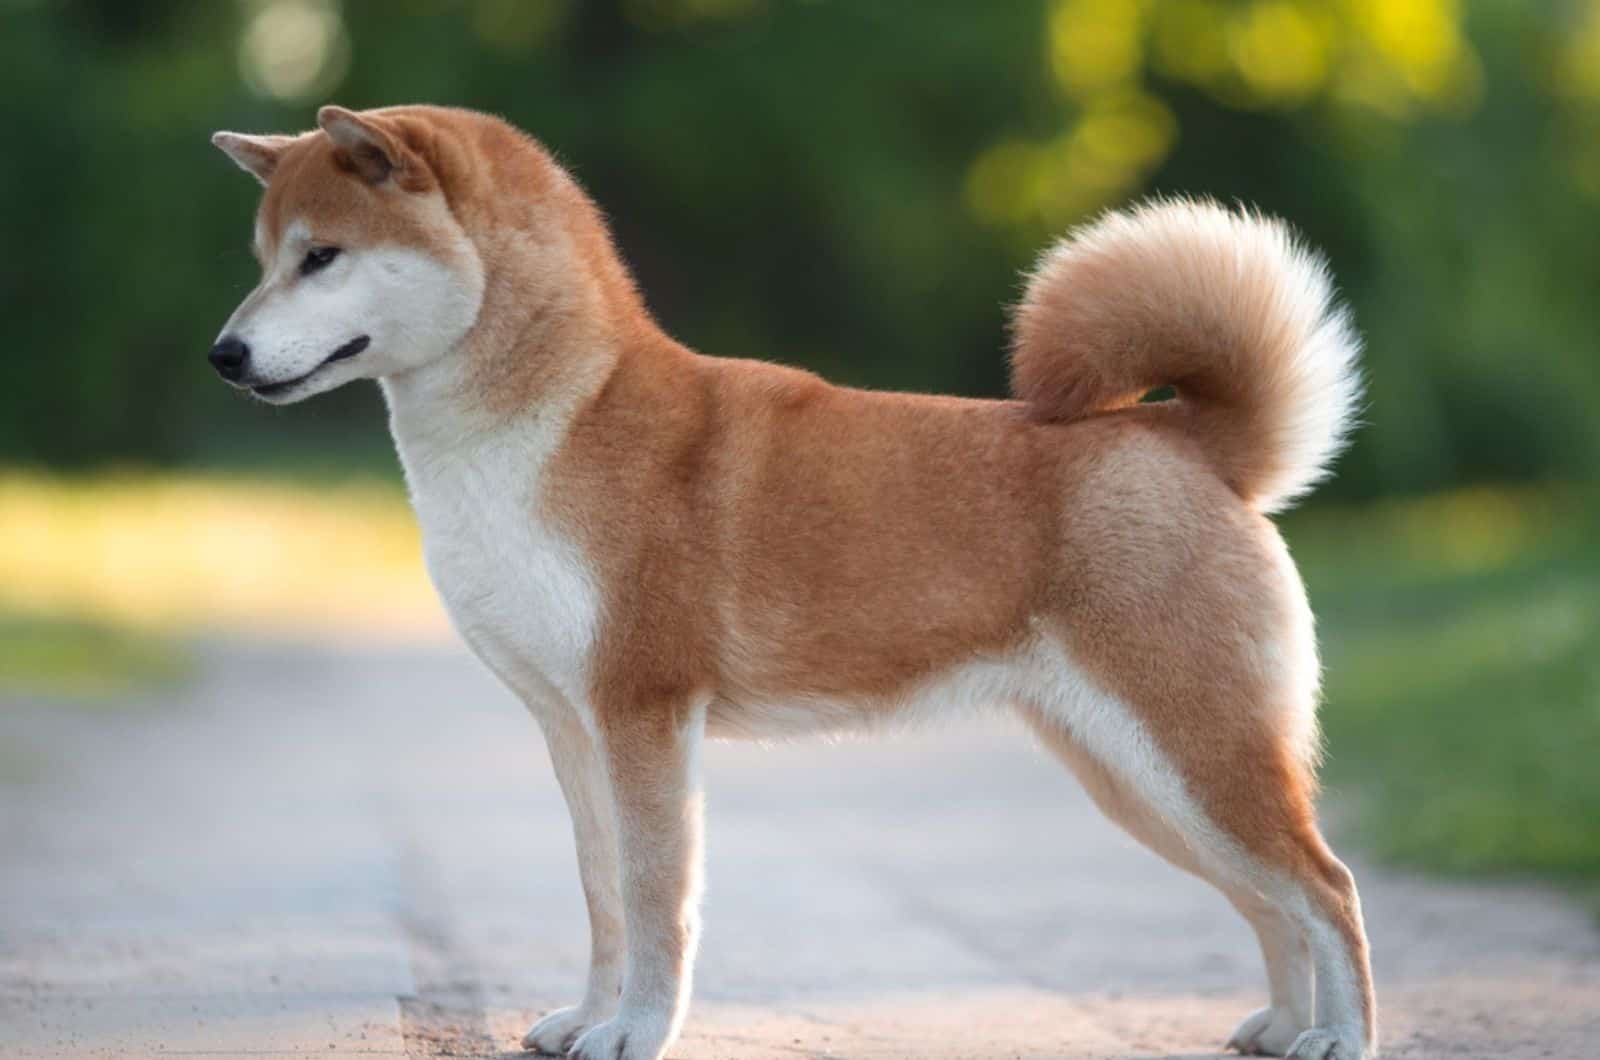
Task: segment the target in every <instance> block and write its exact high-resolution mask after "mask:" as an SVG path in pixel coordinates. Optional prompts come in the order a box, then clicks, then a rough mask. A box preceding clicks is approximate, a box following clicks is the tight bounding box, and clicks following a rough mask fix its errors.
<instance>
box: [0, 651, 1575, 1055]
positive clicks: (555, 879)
mask: <svg viewBox="0 0 1600 1060" xmlns="http://www.w3.org/2000/svg"><path fill="white" fill-rule="evenodd" d="M205 658H206V660H207V665H206V667H205V670H204V672H203V673H202V675H201V676H200V678H199V680H198V681H197V682H196V683H195V684H194V685H193V686H192V687H190V688H188V689H186V690H184V691H183V692H181V693H179V694H177V695H175V696H169V697H168V699H169V701H168V702H165V703H162V704H160V705H158V706H157V707H155V708H153V709H144V710H128V711H121V712H113V713H85V712H76V711H62V710H59V709H56V710H51V709H46V708H42V707H40V706H38V705H29V704H23V703H9V704H0V747H5V748H7V749H9V751H10V753H11V754H12V755H14V756H21V757H23V758H24V760H25V761H27V762H28V763H30V764H31V765H32V767H33V771H34V773H35V774H36V775H35V777H34V779H33V780H31V781H30V782H29V783H27V784H26V785H24V786H21V787H17V786H12V787H9V788H0V1055H6V1056H29V1057H31V1056H46V1055H49V1056H55V1055H70V1056H150V1055H156V1054H160V1055H168V1056H276V1055H290V1054H308V1055H309V1054H316V1055H319V1056H326V1055H381V1056H478V1055H485V1056H495V1055H499V1054H502V1053H504V1054H506V1055H517V1054H515V1053H514V1049H515V1045H516V1042H517V1040H518V1038H519V1037H520V1035H521V1033H522V1031H523V1030H524V1029H525V1028H526V1027H527V1025H528V1024H529V1023H530V1021H531V1020H532V1019H533V1017H535V1016H536V1015H537V1014H539V1013H540V1012H541V1011H543V1010H545V1009H548V1008H550V1007H553V1006H555V1005H558V1004H563V1003H566V1002H568V1001H571V1000H573V999H575V996H576V990H577V988H578V984H579V982H580V980H581V977H582V968H583V961H584V944H585V938H586V934H585V929H584V925H583V919H582V916H583V914H582V905H581V898H580V894H579V891H578V885H577V876H576V870H575V867H574V861H573V855H572V852H571V848H570V842H569V839H568V834H569V833H568V828H567V824H566V820H565V814H564V810H563V808H562V805H561V800H560V796H559V793H558V792H557V790H556V786H555V783H554V780H553V779H552V776H551V772H550V767H549V765H548V763H547V761H546V759H545V758H544V752H543V748H542V747H541V745H540V743H539V740H538V735H537V732H536V730H535V727H534V726H533V724H532V723H531V721H529V719H528V718H527V717H526V715H525V714H523V713H522V712H521V709H520V707H518V706H517V705H516V704H515V703H514V702H512V701H511V699H510V698H509V697H508V696H507V695H506V694H505V693H503V692H501V691H500V690H499V689H498V688H496V687H495V686H494V685H493V684H492V683H491V682H490V681H489V679H488V678H486V677H485V676H484V675H483V674H482V673H481V672H480V671H479V670H478V669H477V667H476V666H475V665H474V664H473V663H472V662H471V661H470V660H468V659H466V658H465V657H464V656H462V655H460V654H458V653H454V652H450V651H447V650H444V649H425V650H416V651H406V650H400V649H395V648H389V649H381V650H380V649H373V648H364V649H362V648H353V647H352V648H338V649H334V648H324V649H318V650H312V649H306V648H298V649H292V648H278V649H260V648H257V649H249V650H246V649H242V648H238V647H232V648H223V647H217V648H213V649H210V650H208V652H207V654H206V656H205ZM707 770H708V791H709V803H710V823H709V835H710V877H709V879H710V884H709V893H708V902H707V910H706V923H707V929H706V935H705V942H704V946H703V949H702V956H701V962H700V975H699V989H698V998H697V1002H696V1005H695V1008H694V1010H693V1011H692V1012H691V1014H690V1018H689V1024H688V1028H687V1030H686V1032H685V1035H684V1037H683V1039H682V1041H681V1042H680V1044H679V1045H678V1046H677V1048H676V1049H675V1051H674V1054H673V1055H674V1056H676V1057H679V1058H682V1060H701V1058H710V1057H747V1058H753V1060H767V1058H773V1060H777V1058H785V1060H788V1058H793V1057H865V1058H888V1057H919V1058H938V1060H955V1058H958V1057H962V1058H982V1060H990V1058H993V1060H1001V1058H1013V1057H1061V1058H1072V1060H1079V1058H1088V1057H1194V1056H1210V1055H1214V1053H1215V1050H1216V1049H1217V1048H1218V1047H1219V1043H1220V1042H1222V1041H1223V1039H1224V1038H1225V1037H1226V1036H1227V1034H1228V1033H1229V1031H1231V1030H1232V1029H1233V1026H1234V1023H1235V1022H1236V1021H1237V1020H1238V1019H1239V1018H1240V1017H1242V1016H1243V1015H1244V1014H1245V1013H1246V1012H1247V1011H1248V1010H1250V1009H1252V1008H1254V1007H1255V1006H1257V1005H1259V1004H1261V1003H1262V997H1263V986H1262V983H1261V978H1260V972H1259V969H1258V966H1257V958H1256V955H1255V953H1254V948H1253V944H1252V942H1251V940H1250V938H1249V937H1248V935H1247V932H1246V930H1245V928H1244V927H1243V925H1242V924H1241V923H1240V922H1239V921H1238V920H1237V919H1236V917H1235V916H1234V915H1233V914H1232V912H1231V911H1230V910H1229V909H1228V908H1227V907H1226V906H1225V905H1224V904H1223V903H1222V901H1221V900H1220V899H1219V898H1217V897H1215V896H1214V895H1212V894H1211V893H1210V892H1209V891H1208V890H1207V889H1206V888H1205V887H1204V886H1203V885H1201V884H1199V883H1197V882H1195V881H1192V880H1190V879H1189V878H1187V877H1185V876H1182V875H1181V874H1179V873H1177V872H1176V871H1175V870H1172V869H1170V868H1168V867H1167V866H1165V865H1164V864H1162V863H1161V862H1159V861H1157V860H1156V859H1155V858H1154V857H1153V856H1151V855H1149V854H1147V853H1145V852H1144V851H1143V850H1142V849H1141V848H1139V847H1137V846H1136V845H1135V844H1133V843H1132V842H1131V841H1130V840H1127V839H1125V838H1123V837H1122V836H1121V834H1120V833H1118V832H1117V831H1115V830H1114V829H1112V828H1111V827H1110V826H1109V825H1107V824H1105V823H1104V822H1103V821H1101V820H1100V819H1099V818H1098V816H1097V815H1096V813H1095V811H1094V810H1093V809H1092V808H1091V807H1090V806H1089V804H1088V802H1087V800H1086V799H1085V798H1084V796H1083V795H1082V794H1081V792H1079V791H1078V789H1077V788H1076V786H1075V785H1074V783H1073V782H1072V781H1071V779H1070V778H1069V777H1068V776H1067V775H1066V774H1065V773H1063V772H1062V771H1061V770H1060V769H1059V768H1058V767H1057V766H1056V765H1055V764H1054V763H1053V762H1051V761H1050V760H1048V759H1047V758H1046V757H1045V756H1043V755H1042V754H1040V753H1038V752H1037V751H1035V750H1034V749H1033V748H1032V747H1031V746H1030V745H1029V743H1028V741H1027V740H1026V739H1025V738H1024V737H1023V736H1022V734H1021V733H1020V732H1019V731H1017V730H1016V729H1014V728H1013V727H1012V726H1010V725H1009V724H1004V723H1000V722H995V723H991V724H985V725H982V726H979V725H962V726H959V727H953V728H949V729H945V730H942V731H938V732H933V733H925V734H921V735H911V736H907V737H901V738H898V739H896V740H893V741H890V742H881V741H879V742H847V743H842V744H834V745H827V744H822V743H815V742H814V743H804V744H795V745H790V746H784V747H778V748H773V749H762V748H757V747H751V746H746V745H717V746H715V747H714V748H713V750H712V752H711V753H710V755H709V756H708V763H707ZM1352 861H1353V862H1354V863H1355V867H1356V869H1357V871H1358V875H1359V876H1360V878H1361V880H1362V884H1363V893H1364V895H1365V898H1366V904H1367V909H1368V917H1369V925H1370V927H1371V930H1372V934H1373V942H1374V947H1375V951H1376V962H1377V968H1378V977H1379V990H1380V994H1379V996H1380V1001H1381V1003H1382V1005H1383V1017H1384V1032H1385V1036H1386V1039H1387V1042H1388V1050H1387V1053H1388V1055H1389V1056H1393V1057H1430V1058H1431V1057H1495V1058H1512V1060H1517V1058H1532V1057H1571V1058H1579V1057H1595V1056H1600V931H1597V930H1596V925H1595V923H1594V921H1593V920H1592V919H1591V918H1590V917H1588V916H1587V915H1586V914H1585V913H1584V912H1583V911H1582V910H1579V909H1577V908H1574V907H1572V906H1570V905H1567V904H1565V903H1563V902H1562V901H1561V900H1559V899H1558V898H1557V897H1555V896H1553V895H1552V894H1550V893H1549V892H1547V891H1543V890H1540V889H1537V888H1531V887H1512V886H1481V887H1480V886H1461V885H1442V884H1435V883H1424V882H1420V881H1417V880H1414V879H1407V878H1403V877H1399V876H1395V875H1393V874H1388V873H1380V872H1378V871H1376V870H1375V869H1373V868H1372V867H1370V866H1366V865H1363V864H1361V862H1360V859H1359V858H1353V859H1352Z"/></svg>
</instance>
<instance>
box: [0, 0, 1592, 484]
mask: <svg viewBox="0 0 1600 1060" xmlns="http://www.w3.org/2000/svg"><path fill="white" fill-rule="evenodd" d="M1597 57H1600V2H1595V0H1585V2H1573V3H1552V4H1544V5H1527V6H1523V5H1515V4H1506V3H1498V2H1495V0H1480V2H1478V3H1473V4H1468V5H1467V6H1466V7H1462V6H1461V5H1459V4H1457V3H1454V2H1452V0H1337V2H1313V0H1027V2H1022V0H1019V2H1015V3H1005V4H988V5H974V4H971V3H966V2H962V0H915V2H913V0H898V2H887V0H886V2H879V3H872V4H852V3H842V2H824V0H813V2H802V0H790V2H782V0H583V2H578V0H526V2H524V0H396V2H385V3H378V2H376V0H366V2H349V3H345V4H340V3H337V2H336V0H243V2H233V3H226V4H204V5H201V4H190V3H182V2H178V0H162V2H149V0H146V2H141V3H138V4H130V3H125V2H121V0H95V2H88V0H77V2H68V0H54V2H52V0H6V2H4V3H0V67H3V69H4V70H5V71H6V75H5V76H6V83H7V86H8V88H9V89H10V90H9V91H7V92H5V93H3V94H0V122H3V123H4V124H3V127H4V129H5V131H6V133H7V137H6V139H7V143H8V150H7V151H6V152H5V155H4V158H3V159H0V232H3V237H0V238H3V239H4V249H5V251H6V252H5V253H4V254H0V305H3V307H4V310H3V311H4V319H5V320H6V322H7V334H6V338H7V340H8V342H7V348H8V349H7V356H6V357H4V358H0V459H10V460H20V461H29V462H45V463H53V464H67V465H85V464H94V463H103V462H107V461H122V460H155V461H168V462H170V461H185V462H196V461H200V462H213V463H214V462H222V463H238V462H253V461H269V460H293V461H295V462H296V463H302V462H304V461H306V460H308V459H315V460H319V461H327V460H381V459H386V458H383V457H380V456H378V455H377V454H381V453H382V452H383V451H384V439H383V437H382V432H381V429H380V428H379V427H378V425H377V420H378V417H379V408H378V403H377V401H376V400H375V398H374V396H373V394H372V393H371V391H370V388H364V389H359V390H357V389H352V390H351V392H349V393H343V392H341V393H339V394H336V395H332V396H330V397H328V398H324V399H321V400H319V401H318V402H315V403H311V404H310V405H308V406H305V407H297V408H295V409H293V410H290V411H288V412H273V411H269V410H266V409H264V408H258V407H256V406H252V405H249V404H247V403H245V402H243V401H241V400H239V399H238V398H237V397H236V396H234V395H232V394H230V393H228V392H227V391H225V390H224V389H223V388H221V387H220V386H218V385H217V384H216V383H215V381H214V380H213V379H212V378H210V374H209V372H208V370H207V369H206V367H205V363H204V360H203V357H202V352H203V350H204V347H205V346H206V344H207V342H208V340H209V339H210V338H211V336H212V335H213V334H214V331H215V329H216V327H217V326H218V325H219V324H220V322H221V320H222V319H223V317H224V316H225V314H226V313H227V312H228V310H229V309H230V308H231V307H232V305H233V304H234V303H235V302H236V300H237V298H238V297H239V295H240V294H241V293H242V292H243V291H244V290H247V289H248V287H249V286H250V285H251V284H252V283H253V282H254V275H253V274H254V265H253V263H252V262H251V260H250V258H249V255H248V254H247V253H246V251H245V246H246V244H247V241H248V238H249V223H248V216H249V211H250V209H251V208H252V204H253V202H254V199H255V196H256V191H255V189H254V187H253V185H252V184H251V183H250V182H249V181H248V180H247V179H245V178H243V177H241V176H240V175H239V174H237V173H236V172H235V171H234V170H233V169H232V167H231V166H229V165H228V164H227V163H226V161H225V160H223V159H221V158H220V157H219V156H216V155H215V153H214V152H213V151H212V149H211V148H210V147H209V145H208V144H207V143H206V137H207V135H208V134H209V133H210V131H211V130H213V129H215V128H223V127H231V128H241V129H248V130H279V129H297V128H305V127H307V126H308V125H309V124H310V123H311V120H312V115H313V113H314V108H315V105H316V104H318V103H321V102H325V101H327V100H329V99H337V100H338V101H339V102H341V103H343V104H345V105H349V106H373V105H380V104H385V103H395V102H405V101H417V100H429V101H434V102H441V103H454V104H460V105H466V106H473V107H478V108H481V109H485V110H490V111H494V112H497V113H500V114H503V115H504V116H506V117H508V118H510V119H511V120H513V121H515V122H517V123H518V124H520V125H522V126H524V127H525V128H527V129H528V130H529V131H531V132H533V133H534V134H535V135H537V136H539V137H540V138H541V139H543V140H544V141H545V142H546V143H548V144H549V145H550V146H551V147H552V148H553V149H554V150H555V151H556V152H557V154H558V155H559V156H560V157H561V158H562V159H563V160H564V161H565V162H566V163H567V164H568V165H569V166H570V167H571V168H572V169H573V170H574V171H575V173H576V174H577V176H578V177H579V179H580V180H582V181H583V182H584V183H585V184H586V185H587V186H588V187H589V189H590V190H591V191H592V192H593V193H594V194H595V196H596V197H597V198H598V199H599V201H600V202H601V203H602V204H603V205H604V206H605V208H606V209H607V211H608V213H609V215H610V216H611V218H612V219H613V223H614V225H615V226H616V229H617V233H618V238H619V240H620V242H621V243H622V245H623V247H624V250H625V252H626V253H627V255H628V256H629V259H630V260H631V261H632V262H633V263H634V265H635V267H636V269H637V271H638V272H639V274H640V278H641V281H642V283H643V285H644V287H645V290H646V292H647V294H648V296H649V298H650V300H651V303H652V305H653V306H654V307H655V308H656V310H657V311H658V312H659V313H660V315H661V316H662V318H663V320H664V322H665V323H666V324H667V326H668V327H669V328H670V329H671V330H672V331H674V332H675V333H676V334H678V335H679V336H680V337H682V338H684V339H685V340H686V341H688V342H690V343H691V344H693V345H695V346H696V347H698V348H700V349H703V350H705V351H706V352H710V353H720V354H729V355H740V356H759V357H768V358H773V359H778V360H784V361H790V362H794V363H800V364H804V365H808V366H811V367H815V368H817V369H818V370H820V371H822V372H824V373H826V374H828V375H829V376H831V377H833V378H837V379H840V380H843V381H847V382H854V383H860V384H864V385H872V386H894V387H906V388H931V389H941V390H952V391H957V392H962V393H971V394H999V393H1003V391H1004V377H1005V362H1004V341H1005V336H1004V304H1005V303H1006V302H1007V301H1008V300H1010V299H1012V298H1014V297H1015V294H1016V291H1017V283H1018V279H1017V277H1018V275H1019V272H1020V271H1021V270H1022V269H1024V268H1026V266H1027V265H1028V263H1029V261H1030V260H1031V258H1032V256H1033V255H1034V254H1035V253H1037V252H1038V250H1039V249H1041V248H1042V246H1043V245H1044V244H1045V243H1046V242H1047V241H1048V240H1049V239H1051V238H1053V237H1054V236H1056V235H1058V234H1059V233H1060V232H1061V231H1063V230H1064V229H1065V228H1066V227H1068V226H1070V225H1071V224H1072V223H1073V222H1075V221H1077V220H1079V219H1081V218H1082V217H1084V216H1085V215H1087V214H1089V213H1091V212H1093V211H1095V210H1097V209H1100V208H1102V207H1104V206H1107V205H1111V204H1114V203H1116V202H1120V201H1124V200H1126V199H1128V198H1130V197H1134V196H1136V195H1138V194H1141V193H1143V192H1145V191H1147V190H1155V191H1161V192H1167V193H1203V194H1212V195H1216V196H1218V197H1220V198H1223V199H1230V200H1231V199H1239V200H1243V201H1246V202H1250V203H1255V204H1259V205H1260V206H1261V207H1262V208H1263V209H1266V210H1269V211H1272V212H1275V213H1281V214H1283V215H1284V216H1286V217H1288V218H1290V219H1291V220H1292V221H1293V222H1294V223H1296V224H1297V225H1298V226H1299V227H1301V228H1302V229H1303V230H1304V231H1305V232H1306V234H1307V235H1308V237H1309V238H1310V239H1311V240H1312V241H1313V242H1315V243H1317V244H1318V245H1320V246H1322V247H1324V248H1326V249H1327V250H1328V252H1329V254H1330V256H1331V257H1332V259H1333V264H1334V268H1335V271H1336V273H1337V275H1338V277H1339V278H1340V280H1341V282H1342V284H1343V286H1344V288H1345V290H1346V291H1347V293H1348V295H1349V297H1350V298H1351V300H1352V301H1353V302H1354V304H1355V307H1356V310H1357V317H1358V320H1359V321H1360V323H1361V325H1362V327H1363V330H1364V331H1365V333H1366V335H1367V336H1368V340H1369V356H1368V366H1369V372H1370V374H1371V377H1372V382H1373V387H1372V395H1371V405H1370V409H1369V412H1368V415H1367V418H1368V420H1369V423H1370V427H1369V429H1368V430H1366V431H1364V432H1363V433H1362V435H1361V436H1360V440H1359V441H1358V444H1357V448H1356V451H1355V452H1354V453H1353V454H1352V457H1351V458H1350V459H1349V461H1348V462H1347V463H1346V465H1345V470H1344V473H1343V474H1342V475H1341V476H1340V479H1339V480H1338V482H1337V483H1336V485H1335V491H1343V492H1344V493H1346V494H1347V495H1369V494H1374V493H1378V492H1389V491H1413V490H1421V489H1427V488H1434V487H1439V486H1444V485H1449V484H1452V483H1458V482H1462V481H1470V480H1475V479H1489V478H1492V479H1504V478H1515V479H1525V478H1537V477H1561V476H1574V475H1586V474H1590V473H1591V472H1590V468H1591V467H1592V466H1593V465H1594V463H1595V459H1594V458H1595V456H1596V453H1597V450H1600V427H1597V426H1596V425H1597V424H1600V367H1597V363H1596V358H1595V355H1594V353H1593V352H1592V339H1591V338H1590V336H1591V335H1593V334H1595V333H1596V331H1597V330H1600V307H1597V304H1596V300H1595V299H1594V298H1593V296H1592V294H1591V291H1590V290H1589V288H1590V280H1589V275H1590V270H1589V264H1588V263H1589V258H1590V257H1591V254H1592V251H1591V249H1590V247H1591V245H1592V243H1593V242H1594V239H1593V234H1594V232H1595V231H1596V228H1597V222H1600V148H1597V147H1596V146H1595V145H1596V144H1600V136H1597V135H1596V133H1597V132H1600V75H1596V73H1595V71H1596V70H1597V69H1600V58H1597Z"/></svg>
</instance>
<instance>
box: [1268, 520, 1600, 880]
mask: <svg viewBox="0 0 1600 1060" xmlns="http://www.w3.org/2000/svg"><path fill="white" fill-rule="evenodd" d="M1287 531H1288V537H1289V540H1290V541H1291V543H1292V544H1293V546H1294V551H1295V556H1296V558H1297V559H1298V560H1299V562H1300V567H1301V570H1302V571H1303V572H1304V574H1305V576H1306V580H1307V583H1308V587H1309V589H1310V591H1311V594H1312V598H1313V599H1314V600H1315V601H1316V605H1317V612H1318V628H1319V630H1320V632H1321V639H1322V643H1323V661H1324V663H1325V665H1326V670H1327V686H1326V690H1325V691H1326V698H1327V704H1326V707H1325V709H1324V710H1323V713H1322V720H1323V725H1324V727H1325V729H1326V731H1327V736H1328V745H1329V748H1330V753H1329V760H1328V763H1327V766H1328V768H1327V774H1328V776H1329V777H1330V778H1332V779H1333V780H1334V781H1335V782H1337V783H1339V785H1340V789H1341V791H1342V792H1343V793H1345V794H1346V795H1347V796H1351V797H1353V798H1354V800H1355V805H1356V809H1357V811H1358V820H1359V827H1360V828H1361V829H1362V830H1363V832H1364V833H1365V835H1366V836H1367V838H1368V839H1369V840H1371V841H1372V843H1373V844H1374V845H1375V846H1376V847H1377V849H1378V850H1379V852H1380V853H1382V854H1384V855H1386V856H1388V857H1390V858H1393V859H1396V860H1399V861H1402V862H1406V863H1409V864H1413V865H1417V866H1420V867H1425V868H1429V869H1436V870H1443V871H1449V872H1496V873H1505V872H1533V873H1538V874H1542V875H1546V876H1551V877H1554V878H1559V879H1565V880H1569V881H1573V882H1582V883H1584V884H1586V885H1587V886H1588V887H1590V888H1594V887H1595V886H1596V885H1597V884H1600V828H1596V827H1595V822H1596V821H1600V770H1597V769H1596V768H1595V755H1596V752H1597V750H1600V554H1597V553H1596V551H1595V549H1594V548H1593V544H1592V543H1593V541H1594V540H1595V538H1596V536H1597V535H1600V498H1596V497H1595V496H1594V495H1592V494H1590V495H1588V496H1584V495H1572V494H1564V493H1527V492H1524V493H1521V494H1506V493H1502V492H1495V491H1488V490H1480V491H1465V492H1461V493H1457V494H1453V495H1449V496H1444V497H1436V498H1429V499H1426V500H1422V501H1405V502H1386V503H1384V504H1380V505H1376V506H1372V505H1367V506H1362V507H1360V508H1357V509H1340V508H1334V509H1331V510H1329V509H1326V508H1325V509H1324V510H1322V511H1315V512H1306V513H1297V514H1296V515H1293V516H1291V517H1290V518H1289V521H1288V526H1287Z"/></svg>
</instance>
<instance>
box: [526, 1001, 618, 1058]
mask: <svg viewBox="0 0 1600 1060" xmlns="http://www.w3.org/2000/svg"><path fill="white" fill-rule="evenodd" d="M605 1018H606V1014H605V1013H603V1012H596V1011H595V1010H593V1009H591V1008H588V1007H586V1006H584V1005H569V1006H567V1007H566V1008H558V1009H556V1010H555V1011H554V1012H551V1013H549V1014H548V1015H546V1016H545V1017H544V1018H543V1019H541V1020H540V1021H539V1022H538V1023H535V1024H534V1025H533V1029H532V1030H530V1031H529V1032H528V1033H527V1034H524V1035H523V1036H522V1047H523V1048H524V1049H527V1050H528V1051H530V1052H535V1053H544V1054H545V1055H546V1056H566V1055H567V1050H569V1049H571V1048H572V1043H573V1042H575V1041H577V1040H578V1035H580V1034H582V1033H583V1032H584V1031H586V1030H588V1029H589V1028H590V1027H593V1026H594V1025H595V1024H596V1023H599V1022H600V1021H601V1020H603V1019H605Z"/></svg>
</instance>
